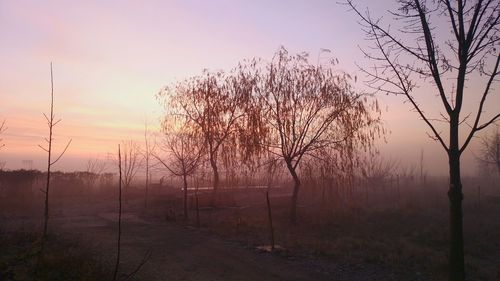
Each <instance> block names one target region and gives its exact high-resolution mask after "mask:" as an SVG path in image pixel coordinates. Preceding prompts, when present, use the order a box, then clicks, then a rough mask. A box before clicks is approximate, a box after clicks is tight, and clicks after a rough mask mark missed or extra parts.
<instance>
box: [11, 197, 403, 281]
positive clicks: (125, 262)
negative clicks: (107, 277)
mask: <svg viewBox="0 0 500 281" xmlns="http://www.w3.org/2000/svg"><path fill="white" fill-rule="evenodd" d="M60 210H63V211H60ZM117 217H118V215H117V213H114V212H110V210H109V209H108V208H105V209H99V208H95V209H93V210H91V211H89V210H88V209H86V210H84V209H79V208H68V207H64V208H60V209H59V211H58V210H54V215H53V216H52V218H51V220H50V231H51V232H53V233H58V234H62V235H63V236H70V237H75V238H76V239H77V240H79V241H81V243H82V244H83V245H85V246H88V247H90V248H91V249H94V251H95V252H96V255H97V256H98V257H100V258H102V260H103V261H105V263H106V264H107V266H108V267H109V271H110V272H112V270H113V266H114V264H113V262H114V260H115V255H116V254H115V253H116V238H117V234H116V230H117ZM30 221H31V223H32V222H33V221H34V220H33V219H28V220H26V221H25V222H24V224H30ZM38 221H39V220H38ZM20 223H23V222H21V220H16V224H20ZM149 250H151V256H150V258H149V259H148V261H147V262H146V263H145V264H144V266H143V267H142V268H141V270H140V271H139V272H138V273H137V274H136V275H135V276H134V278H133V279H130V280H146V281H149V280H151V281H155V280H161V281H164V280H171V281H176V280H193V281H196V280H204V281H205V280H207V281H210V280H214V281H215V280H235V281H236V280H249V281H250V280H252V281H253V280H339V281H342V280H346V281H347V280H352V281H355V280H356V281H365V280H366V281H368V280H370V281H373V280H387V281H389V280H405V279H402V278H401V276H399V278H398V277H397V276H395V275H394V274H392V273H391V272H390V271H388V270H385V269H381V268H377V267H371V266H367V265H361V266H357V267H353V266H348V265H339V264H335V263H331V262H324V261H319V260H316V259H309V258H293V257H292V258H291V257H286V256H284V255H279V254H270V253H266V252H260V251H257V250H255V249H253V248H249V247H246V246H245V245H243V244H240V243H236V242H230V241H224V240H222V239H220V238H218V237H216V236H214V235H210V234H207V233H205V232H204V231H200V230H198V229H194V228H188V227H184V226H182V225H179V224H174V223H168V222H165V221H149V220H143V219H141V218H139V217H138V216H137V215H135V214H132V213H125V214H124V215H123V219H122V255H121V263H120V270H119V272H120V276H121V277H122V280H123V278H124V277H126V276H127V275H128V274H129V273H130V272H132V271H133V270H134V269H135V268H136V267H137V265H138V264H140V262H141V261H142V260H143V258H144V256H145V255H146V253H147V252H148V251H149ZM406 280H408V279H406Z"/></svg>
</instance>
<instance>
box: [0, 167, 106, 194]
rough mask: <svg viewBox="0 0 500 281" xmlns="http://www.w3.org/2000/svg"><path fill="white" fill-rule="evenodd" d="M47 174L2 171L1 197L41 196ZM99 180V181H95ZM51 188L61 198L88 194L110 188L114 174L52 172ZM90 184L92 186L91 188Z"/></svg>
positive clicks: (0, 174)
mask: <svg viewBox="0 0 500 281" xmlns="http://www.w3.org/2000/svg"><path fill="white" fill-rule="evenodd" d="M46 176H47V172H41V171H39V170H24V169H21V170H11V171H5V170H0V196H2V197H8V198H12V196H27V195H37V194H40V190H41V188H42V185H43V181H44V179H45V177H46ZM95 179H98V180H95ZM51 181H52V183H51V187H52V188H53V191H54V194H56V195H59V196H69V195H81V194H88V193H89V188H98V187H105V186H110V185H112V184H113V183H114V174H112V173H103V174H95V173H90V172H60V171H57V172H52V173H51ZM89 182H91V183H92V185H90V186H89Z"/></svg>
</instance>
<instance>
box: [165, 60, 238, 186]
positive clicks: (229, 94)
mask: <svg viewBox="0 0 500 281" xmlns="http://www.w3.org/2000/svg"><path fill="white" fill-rule="evenodd" d="M227 79H230V78H228V76H226V75H225V74H224V73H223V72H221V71H219V72H210V71H208V70H205V71H204V72H203V74H202V75H199V76H194V77H191V78H188V79H185V80H183V81H180V82H178V83H176V84H175V85H174V86H173V87H167V88H165V89H164V90H163V91H161V92H160V93H159V95H158V96H159V98H160V99H164V102H165V103H164V104H165V109H166V111H167V112H166V118H167V119H172V118H173V119H175V118H180V119H183V120H187V121H186V122H185V125H186V126H187V127H189V130H192V131H193V132H195V133H196V134H197V135H201V136H202V142H203V143H204V145H205V153H206V155H207V157H208V161H209V163H210V166H211V168H212V172H213V182H212V185H213V190H214V194H215V192H217V189H218V187H219V184H220V175H219V174H220V172H219V167H220V164H219V160H220V156H221V154H223V153H229V152H230V151H231V150H234V149H235V147H234V146H233V145H232V143H234V142H233V141H230V139H231V138H235V137H236V135H235V133H236V132H237V123H238V120H240V119H241V117H243V116H244V114H243V113H242V112H241V106H240V103H241V101H242V97H243V92H242V91H240V90H239V87H233V86H234V85H231V84H229V83H227V81H228V80H227Z"/></svg>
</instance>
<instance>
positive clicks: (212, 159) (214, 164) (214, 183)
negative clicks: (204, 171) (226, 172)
mask: <svg viewBox="0 0 500 281" xmlns="http://www.w3.org/2000/svg"><path fill="white" fill-rule="evenodd" d="M210 165H211V166H212V171H213V173H214V177H213V181H212V187H213V194H212V205H214V206H215V201H216V197H217V190H218V189H219V170H218V168H217V160H216V159H215V156H214V155H211V156H210Z"/></svg>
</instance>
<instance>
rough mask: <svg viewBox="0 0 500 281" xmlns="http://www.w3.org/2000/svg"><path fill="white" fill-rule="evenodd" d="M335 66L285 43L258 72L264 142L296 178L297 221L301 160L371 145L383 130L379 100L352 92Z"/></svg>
mask: <svg viewBox="0 0 500 281" xmlns="http://www.w3.org/2000/svg"><path fill="white" fill-rule="evenodd" d="M333 65H334V62H333V61H332V62H331V63H330V64H328V65H321V66H319V65H313V64H311V63H309V61H308V58H307V54H302V55H289V54H288V52H287V51H286V50H285V49H284V48H282V49H280V50H279V51H278V52H277V53H276V54H275V56H274V58H273V60H272V61H271V62H270V63H268V64H264V65H262V66H260V67H258V71H257V72H256V73H257V74H256V75H257V78H256V82H255V88H254V96H255V102H256V103H257V105H258V106H256V107H255V108H260V109H261V110H259V111H258V114H259V116H260V118H262V119H263V120H265V121H266V122H265V124H266V126H267V130H264V131H263V133H264V134H263V136H262V140H263V141H262V142H261V145H263V146H265V147H267V149H268V150H269V151H270V152H271V153H274V154H276V155H277V156H279V157H280V158H281V159H282V160H283V161H284V163H285V164H286V167H287V169H288V171H289V173H290V175H291V177H292V178H293V181H294V188H293V195H292V201H291V210H290V220H291V221H292V222H296V220H297V200H298V194H299V189H300V185H301V180H300V176H299V174H298V167H299V165H300V163H301V162H302V161H303V160H304V159H305V158H307V157H321V155H318V153H317V152H320V151H321V150H322V149H324V148H326V147H335V148H337V149H345V148H351V147H353V144H355V145H356V146H364V147H369V146H371V144H372V141H373V140H374V138H375V137H376V135H377V133H380V132H381V131H380V129H381V128H380V126H379V125H380V123H379V114H378V113H379V110H378V104H377V103H376V101H375V102H369V101H368V99H367V97H366V96H364V95H362V94H359V93H356V92H355V91H353V89H352V87H351V84H350V83H351V79H350V77H349V76H348V75H347V74H344V73H341V72H337V71H335V70H334V68H333Z"/></svg>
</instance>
